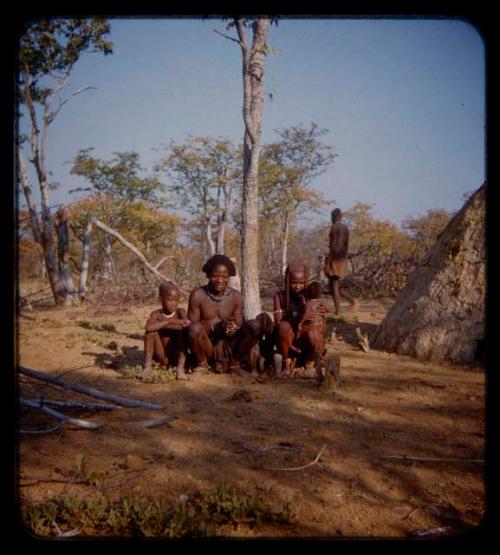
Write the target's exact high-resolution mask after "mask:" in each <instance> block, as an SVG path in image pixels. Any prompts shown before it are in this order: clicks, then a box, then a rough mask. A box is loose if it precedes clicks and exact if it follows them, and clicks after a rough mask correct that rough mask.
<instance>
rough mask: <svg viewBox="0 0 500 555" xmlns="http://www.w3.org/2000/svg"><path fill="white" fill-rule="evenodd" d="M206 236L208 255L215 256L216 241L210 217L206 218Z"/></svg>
mask: <svg viewBox="0 0 500 555" xmlns="http://www.w3.org/2000/svg"><path fill="white" fill-rule="evenodd" d="M205 238H206V240H207V243H206V245H207V254H208V256H209V257H210V256H213V255H214V254H215V251H216V246H215V241H214V239H213V237H212V224H211V223H210V219H209V218H207V219H206V223H205Z"/></svg>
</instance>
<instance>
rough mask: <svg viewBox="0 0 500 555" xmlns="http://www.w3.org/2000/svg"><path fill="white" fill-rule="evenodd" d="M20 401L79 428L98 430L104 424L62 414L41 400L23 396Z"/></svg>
mask: <svg viewBox="0 0 500 555" xmlns="http://www.w3.org/2000/svg"><path fill="white" fill-rule="evenodd" d="M19 401H20V403H21V405H24V406H26V407H30V408H32V409H36V410H39V411H41V412H44V413H45V414H48V415H49V416H52V417H53V418H57V420H62V421H63V422H67V423H68V424H73V425H74V426H78V427H79V428H85V429H87V430H98V429H99V428H102V424H96V423H95V422H89V421H88V420H81V419H80V418H71V417H69V416H66V415H64V414H61V413H60V412H58V411H56V410H53V409H51V408H48V407H44V406H43V404H42V403H40V402H39V401H35V400H32V399H24V398H22V397H21V399H19Z"/></svg>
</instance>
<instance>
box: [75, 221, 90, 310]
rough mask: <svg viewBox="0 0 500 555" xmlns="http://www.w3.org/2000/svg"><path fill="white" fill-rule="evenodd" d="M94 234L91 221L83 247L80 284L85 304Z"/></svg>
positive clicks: (79, 294) (81, 297) (79, 287)
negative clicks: (92, 234) (91, 242)
mask: <svg viewBox="0 0 500 555" xmlns="http://www.w3.org/2000/svg"><path fill="white" fill-rule="evenodd" d="M91 233H92V221H89V222H88V224H87V227H86V229H85V234H84V236H83V246H82V269H81V272H80V283H79V285H78V296H79V297H80V300H81V301H82V302H83V301H84V299H85V294H86V292H87V277H88V274H89V264H90V239H91Z"/></svg>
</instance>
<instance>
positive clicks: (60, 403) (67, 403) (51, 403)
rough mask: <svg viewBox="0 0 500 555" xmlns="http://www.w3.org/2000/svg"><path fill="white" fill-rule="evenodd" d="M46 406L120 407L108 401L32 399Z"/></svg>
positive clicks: (107, 408)
mask: <svg viewBox="0 0 500 555" xmlns="http://www.w3.org/2000/svg"><path fill="white" fill-rule="evenodd" d="M32 400H33V401H37V402H39V403H40V404H41V405H45V406H47V407H59V408H63V409H82V410H113V409H119V408H121V407H120V406H119V405H112V404H108V403H77V402H76V401H56V400H55V399H43V398H41V399H32Z"/></svg>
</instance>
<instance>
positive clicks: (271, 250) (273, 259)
mask: <svg viewBox="0 0 500 555" xmlns="http://www.w3.org/2000/svg"><path fill="white" fill-rule="evenodd" d="M275 264H276V247H275V245H274V235H273V234H272V233H269V265H270V266H274V265H275Z"/></svg>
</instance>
